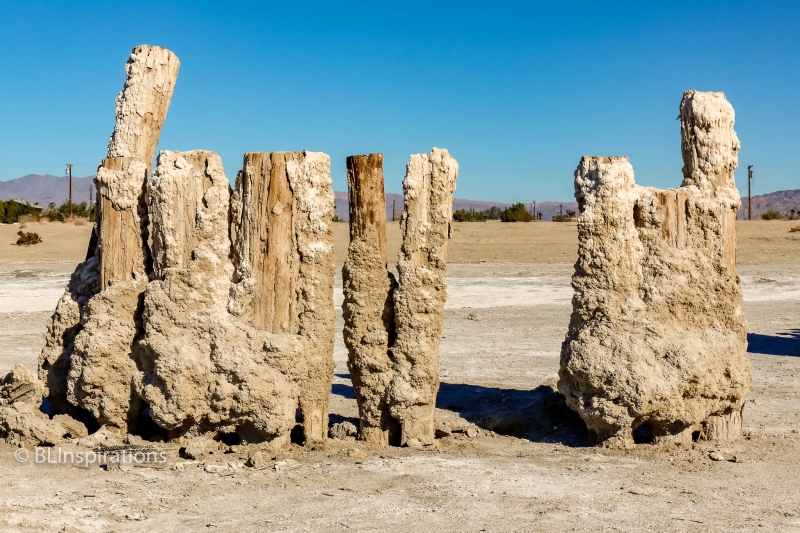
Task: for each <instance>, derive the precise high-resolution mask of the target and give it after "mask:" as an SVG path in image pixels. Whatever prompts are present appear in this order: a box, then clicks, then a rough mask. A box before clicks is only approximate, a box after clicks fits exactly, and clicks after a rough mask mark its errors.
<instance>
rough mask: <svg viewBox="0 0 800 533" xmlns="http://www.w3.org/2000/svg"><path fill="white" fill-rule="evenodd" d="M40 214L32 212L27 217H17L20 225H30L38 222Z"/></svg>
mask: <svg viewBox="0 0 800 533" xmlns="http://www.w3.org/2000/svg"><path fill="white" fill-rule="evenodd" d="M39 216H40V213H38V212H33V213H30V214H28V215H22V216H20V217H19V223H20V224H31V223H33V222H39Z"/></svg>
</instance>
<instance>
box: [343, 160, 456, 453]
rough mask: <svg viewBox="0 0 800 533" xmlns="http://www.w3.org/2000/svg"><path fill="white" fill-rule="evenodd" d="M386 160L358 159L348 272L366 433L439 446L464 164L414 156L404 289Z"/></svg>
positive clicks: (406, 187)
mask: <svg viewBox="0 0 800 533" xmlns="http://www.w3.org/2000/svg"><path fill="white" fill-rule="evenodd" d="M378 155H379V154H372V155H370V156H354V157H353V158H350V160H349V161H348V187H349V189H350V200H351V203H350V209H351V211H350V237H351V243H350V247H349V248H348V257H347V262H346V263H345V269H344V271H343V287H344V292H345V303H344V308H343V309H344V315H345V331H344V335H345V343H346V344H347V346H348V350H349V353H350V357H349V360H348V365H349V367H350V369H351V372H352V373H353V386H354V388H355V389H356V398H357V400H358V403H359V415H360V418H361V428H360V436H361V438H362V439H364V440H367V441H369V442H375V443H381V444H385V443H387V442H388V441H389V439H390V437H391V435H390V433H391V432H392V430H394V431H396V432H397V433H398V435H397V441H398V444H401V445H402V444H406V443H408V442H409V441H410V440H411V439H416V440H418V441H419V442H421V443H430V442H432V441H433V439H434V429H435V428H434V424H435V410H436V409H435V404H436V393H437V392H438V389H439V342H440V339H441V332H442V320H443V318H444V302H445V299H446V297H447V280H446V270H447V240H448V236H449V229H450V221H451V215H452V205H453V191H454V190H455V185H456V179H457V177H458V164H457V163H456V160H455V159H453V158H452V157H451V156H450V154H449V153H448V152H447V150H441V149H438V148H434V149H433V150H432V151H431V153H430V154H419V155H412V156H411V161H410V162H409V164H408V166H407V167H406V177H405V179H404V180H403V192H404V195H405V202H404V203H405V207H404V211H403V217H402V219H401V222H400V227H401V230H402V232H403V245H402V248H401V251H400V258H399V261H398V264H397V269H398V273H399V279H398V282H397V284H396V286H395V283H394V280H393V278H392V276H391V275H389V273H388V272H387V271H386V252H385V224H386V222H385V220H386V216H385V211H384V210H385V207H383V205H384V201H383V174H382V168H381V165H380V162H379V161H378V159H377V158H376V156H378Z"/></svg>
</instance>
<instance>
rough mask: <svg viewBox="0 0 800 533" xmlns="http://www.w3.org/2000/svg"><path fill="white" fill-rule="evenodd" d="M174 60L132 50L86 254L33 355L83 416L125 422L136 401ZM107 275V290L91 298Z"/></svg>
mask: <svg viewBox="0 0 800 533" xmlns="http://www.w3.org/2000/svg"><path fill="white" fill-rule="evenodd" d="M178 68H179V62H178V58H177V57H176V56H175V54H173V53H172V52H170V51H169V50H166V49H164V48H160V47H155V46H148V45H142V46H138V47H136V48H134V49H133V52H132V53H131V56H130V58H129V59H128V63H127V65H126V73H127V77H126V81H125V86H124V88H123V90H122V91H121V92H120V94H119V96H118V97H117V105H116V117H117V119H116V124H115V126H114V132H113V133H112V136H111V140H110V141H109V145H108V157H107V158H106V159H104V160H103V163H102V164H101V165H100V168H99V169H98V173H97V174H98V176H97V186H98V207H99V214H98V221H97V223H96V224H95V228H94V231H93V235H92V240H91V242H90V244H89V250H88V252H87V258H86V261H85V262H84V263H82V264H81V265H79V266H78V267H77V268H76V270H75V273H74V274H73V276H72V279H71V280H70V283H69V286H68V287H67V291H66V292H65V294H64V296H62V298H61V300H60V301H59V303H58V305H57V307H56V311H55V313H54V315H53V317H52V318H51V319H50V322H49V323H48V333H47V335H46V344H45V348H44V349H43V350H42V353H41V355H40V357H39V375H40V378H41V379H42V380H43V381H44V382H45V383H46V385H47V387H48V391H47V395H48V398H49V399H50V402H51V406H52V408H53V411H54V412H56V413H58V412H67V413H70V414H73V415H75V416H78V417H83V418H85V417H86V416H88V415H87V411H88V412H89V413H91V414H93V415H94V416H95V417H96V418H97V420H98V421H99V422H100V423H101V424H109V425H113V426H116V427H118V428H121V429H123V430H126V429H127V428H128V425H129V424H130V423H131V420H132V419H133V418H135V417H136V416H138V414H137V413H136V411H137V410H138V409H139V408H140V402H139V401H138V399H137V398H136V394H135V393H133V392H132V390H133V389H132V386H133V378H134V373H135V363H134V359H135V357H136V354H135V353H134V352H135V346H133V344H134V343H133V340H134V338H135V337H136V335H137V333H139V332H140V331H141V324H140V319H139V317H138V313H139V312H140V310H141V309H140V296H141V294H142V292H143V291H144V288H145V286H146V284H147V281H148V275H149V270H150V262H151V259H150V257H149V251H148V247H147V224H148V220H147V208H146V205H145V201H144V196H145V187H146V183H147V174H148V171H149V167H150V164H151V162H152V159H153V156H154V152H155V148H156V145H157V144H158V139H159V136H160V133H161V127H162V126H163V123H164V120H165V118H166V113H167V109H168V107H169V103H170V99H171V97H172V92H173V89H174V86H175V81H176V79H177V75H178ZM112 284H113V285H114V287H113V289H112V293H110V294H106V295H103V296H102V297H100V298H96V299H95V296H97V295H98V294H99V293H101V291H104V290H106V289H109V288H111V285H112ZM93 299H95V301H93V302H92V303H91V305H90V300H93Z"/></svg>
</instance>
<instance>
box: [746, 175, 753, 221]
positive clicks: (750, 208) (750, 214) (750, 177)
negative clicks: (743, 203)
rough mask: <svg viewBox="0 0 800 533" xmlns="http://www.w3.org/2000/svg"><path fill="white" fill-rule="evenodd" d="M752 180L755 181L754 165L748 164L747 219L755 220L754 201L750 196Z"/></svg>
mask: <svg viewBox="0 0 800 533" xmlns="http://www.w3.org/2000/svg"><path fill="white" fill-rule="evenodd" d="M751 181H753V165H747V220H753V203H752V202H751V197H750V182H751Z"/></svg>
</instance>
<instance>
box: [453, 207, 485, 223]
mask: <svg viewBox="0 0 800 533" xmlns="http://www.w3.org/2000/svg"><path fill="white" fill-rule="evenodd" d="M453 220H455V221H456V222H486V221H487V220H489V215H487V214H486V213H482V212H480V211H467V210H466V209H457V210H456V211H455V212H454V213H453Z"/></svg>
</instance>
